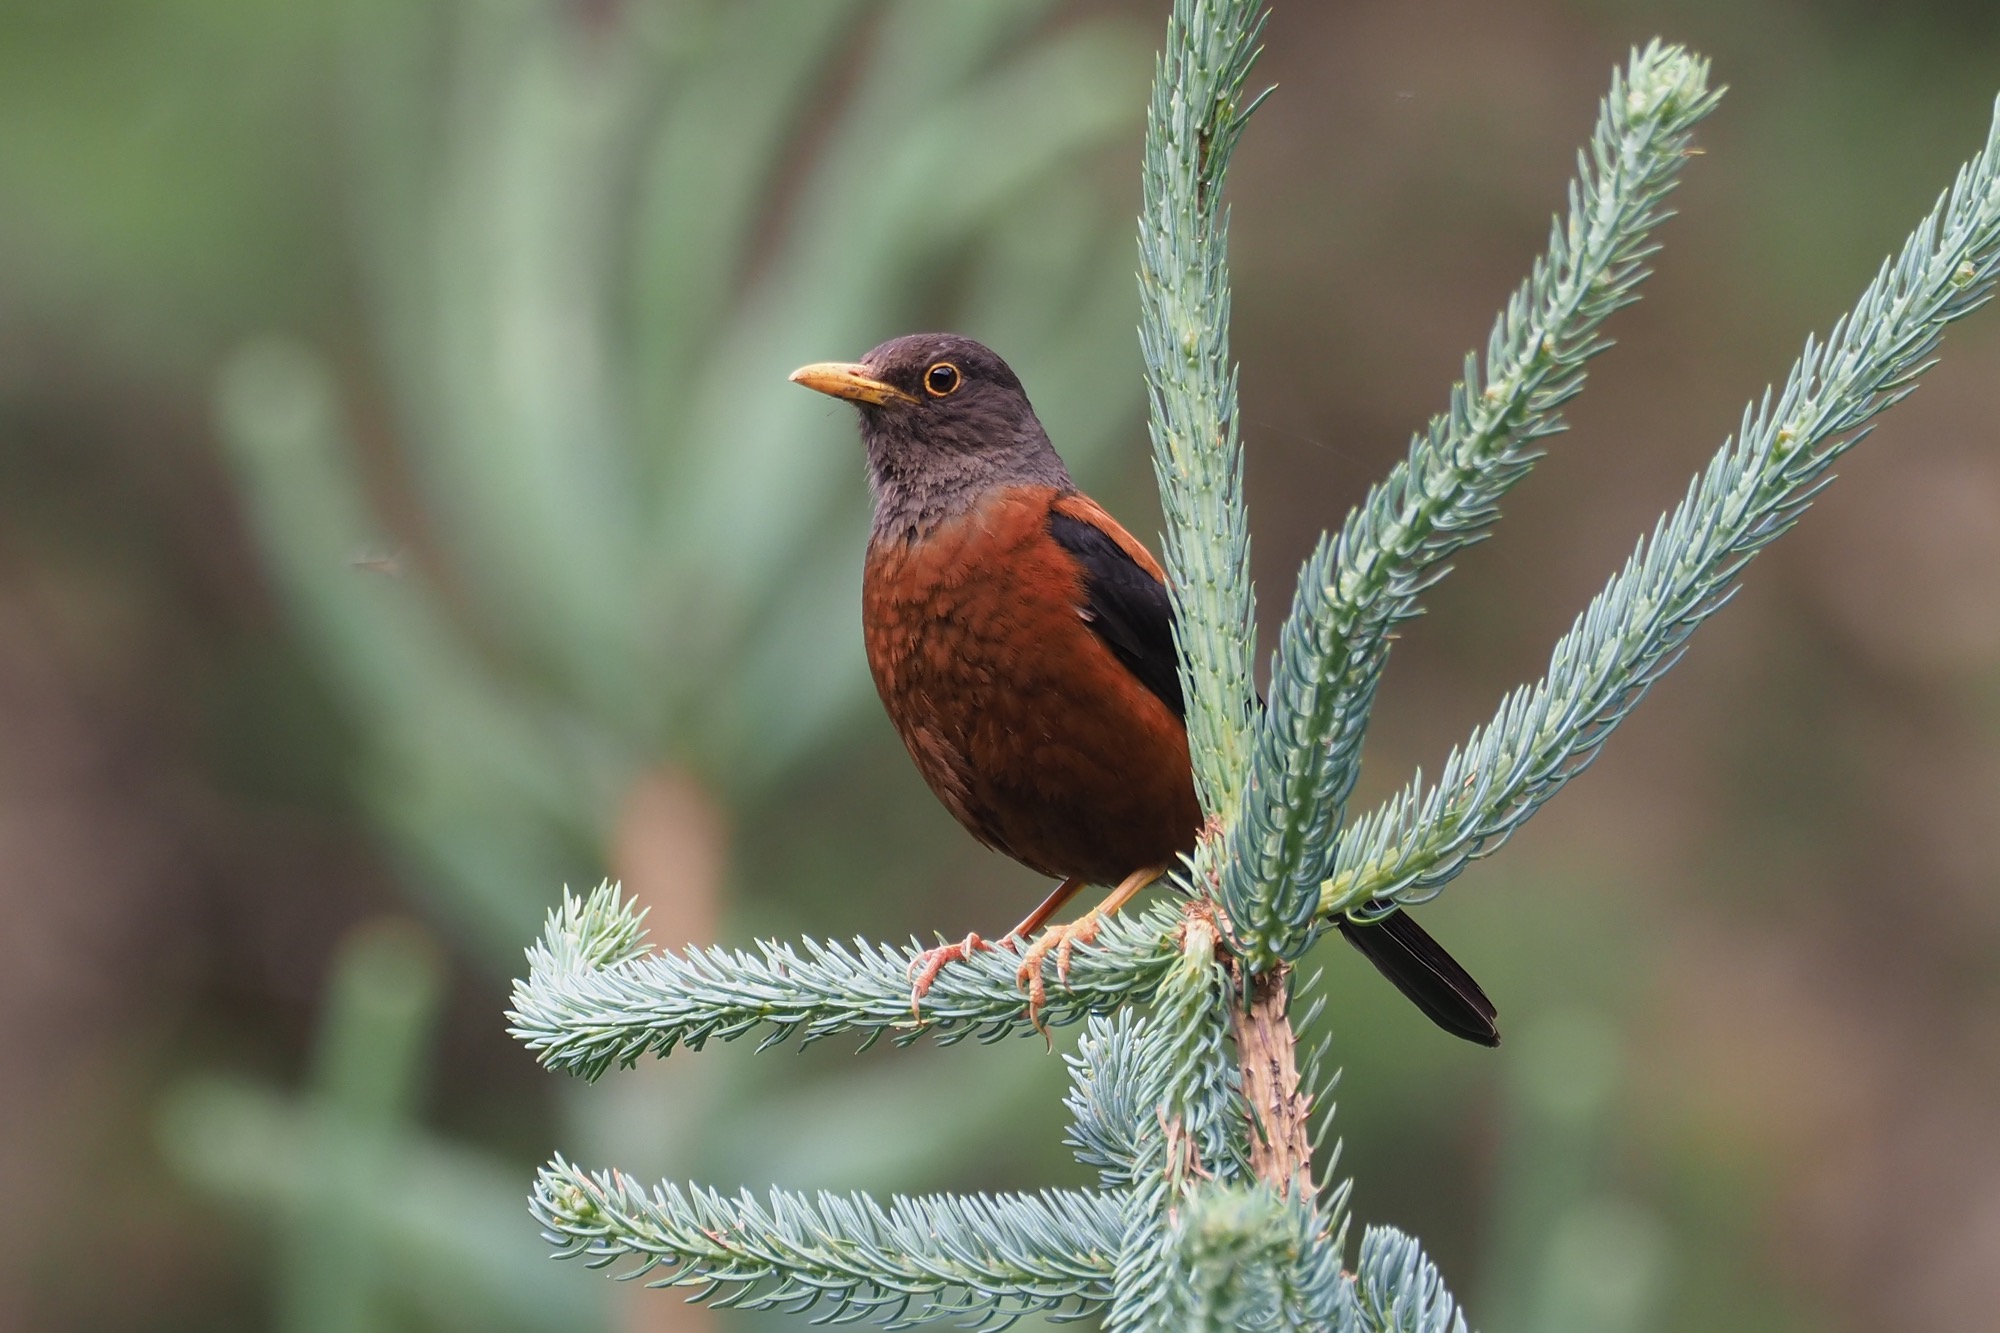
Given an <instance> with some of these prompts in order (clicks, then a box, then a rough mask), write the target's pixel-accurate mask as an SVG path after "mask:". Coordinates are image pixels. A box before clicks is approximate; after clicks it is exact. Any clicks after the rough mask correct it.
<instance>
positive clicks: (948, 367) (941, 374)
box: [924, 361, 962, 398]
mask: <svg viewBox="0 0 2000 1333" xmlns="http://www.w3.org/2000/svg"><path fill="white" fill-rule="evenodd" d="M961 382H962V379H961V377H960V375H959V373H958V367H957V366H954V365H953V364H952V363H951V362H949V361H940V362H938V363H937V364H936V365H934V366H932V367H931V368H930V369H929V370H926V371H925V372H924V392H925V393H927V394H929V395H930V396H931V397H933V398H944V397H947V396H949V395H951V394H954V393H957V392H958V386H959V384H960V383H961Z"/></svg>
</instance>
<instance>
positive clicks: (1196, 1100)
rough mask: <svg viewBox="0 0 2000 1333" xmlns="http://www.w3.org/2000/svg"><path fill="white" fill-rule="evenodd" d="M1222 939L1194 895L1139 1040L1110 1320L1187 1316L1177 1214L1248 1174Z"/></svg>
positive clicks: (1140, 1325)
mask: <svg viewBox="0 0 2000 1333" xmlns="http://www.w3.org/2000/svg"><path fill="white" fill-rule="evenodd" d="M1221 939H1222V936H1221V931H1220V930H1219V929H1218V928H1217V926H1216V923H1215V918H1214V915H1213V913H1212V912H1211V911H1209V910H1208V909H1207V908H1206V907H1205V906H1204V905H1201V904H1190V905H1189V907H1188V908H1187V911H1186V915H1185V917H1184V918H1183V925H1182V931H1181V938H1180V956H1179V958H1178V959H1177V960H1176V962H1175V965H1174V968H1173V969H1172V971H1170V972H1169V973H1168V974H1167V976H1166V978H1165V979H1164V980H1163V981H1162V982H1161V983H1160V988H1159V993H1158V995H1157V996H1156V997H1155V1007H1154V1012H1153V1013H1152V1014H1151V1015H1149V1016H1148V1017H1147V1018H1146V1019H1145V1020H1144V1021H1143V1023H1142V1025H1141V1027H1140V1036H1139V1039H1138V1041H1137V1043H1136V1045H1135V1047H1134V1048H1133V1054H1134V1056H1135V1059H1134V1067H1133V1068H1132V1070H1131V1075H1132V1081H1133V1084H1134V1085H1135V1092H1136V1095H1135V1096H1133V1097H1132V1099H1131V1101H1130V1102H1129V1103H1128V1104H1127V1108H1126V1109H1127V1113H1128V1114H1129V1115H1130V1116H1131V1117H1132V1119H1131V1121H1130V1124H1131V1131H1130V1133H1131V1140H1130V1141H1131V1144H1132V1149H1131V1162H1132V1165H1131V1168H1130V1174H1131V1178H1132V1185H1131V1187H1130V1188H1129V1189H1127V1190H1126V1191H1125V1192H1124V1201H1125V1202H1124V1223H1125V1230H1124V1245H1123V1247H1122V1249H1121V1251H1120V1253H1119V1257H1118V1266H1117V1276H1116V1279H1115V1282H1114V1284H1113V1291H1114V1295H1113V1299H1112V1304H1111V1311H1110V1313H1109V1315H1107V1316H1106V1318H1105V1327H1106V1328H1107V1329H1113V1330H1123V1329H1152V1328H1161V1329H1168V1328H1175V1327H1178V1326H1179V1325H1177V1323H1176V1321H1175V1317H1174V1311H1175V1301H1174V1295H1173V1294H1174V1292H1175V1290H1176V1289H1177V1284H1178V1283H1179V1282H1181V1281H1182V1280H1184V1279H1185V1278H1186V1276H1187V1274H1186V1273H1185V1272H1184V1271H1182V1270H1181V1269H1180V1268H1179V1267H1178V1265H1177V1263H1176V1259H1177V1257H1178V1256H1177V1250H1176V1245H1175V1235H1174V1218H1175V1216H1176V1215H1177V1214H1178V1212H1179V1210H1180V1207H1181V1204H1182V1203H1183V1201H1184V1200H1186V1199H1187V1198H1188V1197H1189V1195H1190V1194H1191V1193H1193V1192H1195V1191H1197V1190H1198V1189H1200V1187H1201V1185H1202V1183H1203V1182H1221V1183H1229V1182H1234V1181H1239V1180H1241V1179H1242V1178H1243V1177H1244V1164H1245V1159H1246V1156H1247V1151H1246V1150H1247V1142H1246V1139H1245V1137H1244V1131H1245V1125H1246V1119H1245V1116H1244V1108H1243V1105H1242V1099H1241V1096H1240V1094H1239V1091H1238V1088H1237V1077H1236V1068H1235V1063H1234V1062H1233V1061H1232V1060H1231V1058H1230V1056H1229V1052H1228V1050H1227V1049H1226V1047H1225V1044H1224V1041H1223V1034H1224V1033H1225V1032H1226V1031H1227V1025H1228V1011H1229V1008H1230V1005H1231V1003H1232V1001H1231V996H1232V993H1233V987H1232V986H1231V984H1230V980H1229V973H1228V969H1227V968H1226V967H1225V966H1224V965H1223V963H1222V960H1221V957H1220V955H1219V953H1218V947H1219V945H1220V944H1221Z"/></svg>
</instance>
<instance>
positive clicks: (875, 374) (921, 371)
mask: <svg viewBox="0 0 2000 1333" xmlns="http://www.w3.org/2000/svg"><path fill="white" fill-rule="evenodd" d="M792 381H793V383H795V384H803V385H805V386H806V387H807V388H808V389H816V390H818V391H819V392H821V393H825V394H831V395H833V396H834V397H836V398H845V399H847V400H848V401H849V402H851V403H853V404H854V405H855V406H856V407H857V408H859V409H860V410H861V440H862V443H863V444H865V445H866V446H867V448H868V482H869V486H870V487H871V489H873V491H874V493H875V532H874V540H876V541H884V540H895V541H914V540H916V539H918V538H920V537H922V536H924V535H925V534H927V533H928V532H930V531H931V530H932V529H934V528H935V527H937V525H938V524H940V523H943V522H945V521H946V520H948V519H951V518H955V517H957V516H958V515H960V514H963V513H965V512H967V511H968V510H970V509H972V508H973V507H975V506H976V505H978V504H979V503H980V501H981V500H983V499H985V498H986V497H987V496H988V495H989V494H990V493H991V492H992V491H994V490H995V489H996V488H1000V487H1008V486H1054V487H1056V488H1057V489H1058V490H1063V491H1069V490H1074V489H1075V485H1074V483H1072V482H1071V481H1070V477H1069V472H1068V471H1067V470H1066V469H1065V468H1064V467H1063V463H1062V459H1060V458H1058V457H1057V456H1056V451H1055V448H1054V446H1052V445H1051V444H1050V443H1049V437H1048V434H1047V432H1045V431H1044V430H1043V429H1042V423H1041V422H1040V421H1038V420H1036V419H1035V409H1034V408H1033V407H1031V406H1030V405H1029V403H1028V395H1027V394H1026V393H1025V392H1023V391H1022V389H1021V381H1020V380H1018V379H1016V378H1015V376H1014V372H1013V371H1012V370H1010V369H1008V367H1007V363H1006V362H1005V361H1002V360H1001V359H1000V358H999V356H998V355H997V354H995V353H994V352H993V351H992V350H991V349H989V348H986V347H983V346H981V345H980V344H978V343H976V342H974V341H972V339H970V338H961V337H959V336H958V335H957V334H952V333H913V334H910V335H909V336H908V337H903V338H893V339H891V340H890V341H888V342H885V343H883V344H882V345H881V346H880V347H877V348H876V349H875V350H874V351H872V352H870V353H868V355H867V356H864V357H862V358H861V360H860V361H858V362H854V363H851V364H850V363H845V362H822V363H820V364H817V365H811V366H801V367H800V368H799V369H797V370H795V371H793V372H792Z"/></svg>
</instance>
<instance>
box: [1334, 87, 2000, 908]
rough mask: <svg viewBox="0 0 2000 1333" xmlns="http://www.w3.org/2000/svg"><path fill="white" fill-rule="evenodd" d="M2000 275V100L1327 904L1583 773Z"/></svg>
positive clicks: (1429, 871) (1395, 807) (1451, 858)
mask: <svg viewBox="0 0 2000 1333" xmlns="http://www.w3.org/2000/svg"><path fill="white" fill-rule="evenodd" d="M1996 275H2000V104H1996V107H1995V120H1994V123H1993V127H1992V129H1991V130H1990V131H1989V133H1988V135H1987V139H1986V145H1985V147H1984V148H1982V149H1981V150H1980V152H1979V153H1978V155H1977V156H1975V157H1974V158H1973V159H1972V160H1971V161H1970V162H1968V163H1966V164H1965V165H1964V166H1963V167H1961V168H1960V169H1959V172H1958V177H1957V179H1956V181H1954V183H1953V184H1952V186H1951V188H1950V189H1949V190H1947V191H1946V192H1945V193H1944V194H1943V195H1941V196H1940V197H1939V199H1938V202H1937V205H1936V207H1934V208H1933V209H1932V210H1931V213H1930V215H1929V216H1928V217H1926V218H1925V219H1924V220H1923V221H1922V222H1921V223H1919V224H1918V226H1917V228H1916V230H1915V231H1914V232H1912V233H1911V234H1910V236H1909V238H1908V239H1907V240H1906V241H1905V242H1904V243H1903V248H1902V250H1901V252H1900V253H1899V254H1897V255H1896V256H1895V257H1893V258H1891V259H1886V260H1884V261H1883V263H1882V267H1881V269H1880V270H1879V271H1878V272H1877V273H1876V275H1875V279H1874V281H1872V282H1870V283H1869V284H1868V286H1867V288H1866V290H1864V291H1863V292H1862V294H1861V298H1860V300H1859V301H1857V302H1856V304H1855V306H1854V309H1853V310H1852V311H1851V312H1849V313H1848V314H1846V315H1843V316H1841V318H1840V319H1839V320H1838V321H1837V322H1836V323H1835V324H1834V326H1833V331H1832V332H1831V333H1830V334H1829V335H1828V336H1827V338H1826V340H1825V341H1824V342H1821V341H1819V340H1817V339H1814V338H1810V337H1809V338H1807V340H1806V346H1805V350H1804V352H1803V353H1802V354H1801V355H1800V357H1799V359H1798V361H1797V362H1796V363H1795V364H1794V365H1793V367H1792V372H1791V375H1790V377H1789V378H1788V379H1787V380H1786V382H1785V387H1784V390H1783V391H1782V392H1781V393H1779V394H1777V395H1776V397H1775V398H1774V397H1773V395H1772V394H1771V392H1770V391H1769V390H1768V389H1767V390H1766V391H1765V393H1764V396H1763V398H1762V399H1761V400H1759V401H1756V402H1753V403H1751V404H1749V405H1748V406H1746V407H1745V408H1744V411H1743V421H1742V426H1741V428H1740V429H1739V431H1738V433H1737V434H1736V435H1734V436H1732V437H1730V438H1729V439H1728V440H1725V441H1724V442H1723V445H1722V447H1721V449H1720V450H1719V451H1718V452H1717V453H1716V455H1715V457H1714V458H1713V459H1712V460H1710V462H1709V465H1708V467H1707V469H1706V470H1705V471H1704V472H1703V473H1702V474H1701V475H1699V476H1698V477H1696V478H1695V479H1694V480H1693V481H1692V482H1691V483H1690V484H1689V486H1688V492H1687V495H1686V498H1684V499H1683V500H1682V501H1681V503H1680V505H1679V506H1678V507H1677V508H1675V509H1674V510H1673V512H1672V513H1671V514H1668V515H1664V516H1662V517H1661V519H1660V521H1659V523H1658V524H1657V525H1656V526H1655V527H1654V529H1653V532H1652V535H1651V537H1650V539H1642V540H1641V541H1640V543H1639V545H1638V548H1637V549H1636V550H1635V551H1634V552H1633V554H1632V556H1631V558H1630V559H1628V560H1627V561H1626V563H1625V567H1624V569H1623V570H1622V571H1621V572H1620V573H1618V574H1617V575H1616V576H1614V577H1613V578H1612V579H1611V581H1610V582H1609V583H1607V584H1606V585H1605V587H1604V590H1603V591H1602V592H1600V593H1598V594H1597V596H1596V597H1595V598H1594V599H1592V601H1591V603H1590V606H1589V608H1588V609H1587V610H1585V611H1584V613H1583V614H1582V615H1581V616H1579V617H1578V618H1577V621H1576V623H1575V625H1574V626H1573V627H1572V628H1571V629H1570V631H1569V632H1568V633H1567V634H1565V635H1564V636H1563V637H1562V638H1561V639H1560V640H1559V641H1558V642H1557V644H1556V647H1555V652H1554V654H1553V656H1552V658H1551V660H1550V663H1549V671H1548V674H1547V675H1546V676H1545V677H1544V678H1543V679H1542V680H1541V682H1540V683H1539V684H1537V685H1534V686H1532V687H1525V686H1524V687H1522V688H1520V689H1518V690H1516V691H1515V692H1514V693H1512V694H1510V695H1508V696H1507V698H1506V699H1505V700H1504V701H1503V702H1502V703H1501V705H1500V709H1499V711H1498V712H1497V713H1496V714H1495V715H1494V717H1493V719H1492V721H1490V722H1488V723H1487V724H1486V725H1485V726H1484V727H1482V728H1480V729H1479V730H1478V731H1475V732H1474V733H1473V734H1472V736H1471V737H1470V738H1469V739H1468V740H1467V741H1466V742H1465V743H1464V744H1463V745H1462V746H1460V747H1459V748H1458V749H1456V750H1454V751H1453V752H1452V753H1451V755H1450V757H1449V758H1448V759H1447V760H1446V761H1445V765H1444V770H1443V772H1442V774H1441V775H1440V777H1439V779H1438V781H1437V783H1436V784H1435V785H1434V786H1432V787H1430V788H1428V789H1426V788H1425V787H1424V786H1423V783H1422V778H1421V775H1419V777H1418V778H1417V779H1416V780H1414V781H1412V782H1411V784H1410V785H1409V786H1408V787H1406V788H1405V789H1404V790H1403V791H1402V792H1401V793H1399V794H1398V795H1396V796H1395V797H1393V798H1391V799H1390V800H1389V801H1388V802H1387V803H1386V804H1384V805H1383V806H1381V807H1380V808H1379V809H1377V810H1375V811H1374V812H1373V813H1371V814H1369V815H1368V816H1366V817H1365V818H1363V819H1362V820H1360V821H1358V822H1357V823H1356V824H1355V825H1354V826H1353V827H1352V828H1351V829H1350V830H1349V831H1348V833H1347V835H1346V836H1345V837H1343V838H1342V839H1341V841H1340V845H1339V850H1338V854H1337V855H1336V857H1335V861H1334V867H1333V874H1332V875H1331V877H1330V878H1329V879H1328V881H1327V882H1326V884H1325V886H1324V888H1323V890H1322V894H1321V910H1322V911H1323V912H1325V913H1329V914H1331V913H1336V912H1341V911H1345V910H1348V909H1349V908H1353V907H1356V906H1358V905H1360V904H1363V903H1366V902H1369V901H1371V900H1374V899H1378V898H1393V899H1395V900H1396V901H1399V902H1415V901H1420V900H1421V899H1422V898H1424V897H1426V896H1428V895H1429V894H1430V893H1431V892H1434V891H1435V890H1436V889H1437V887H1438V886H1440V885H1442V884H1444V883H1445V882H1447V881H1448V880H1450V879H1451V878H1452V877H1454V876H1455V875H1457V874H1458V873H1459V872H1460V871H1461V870H1463V869H1464V868H1465V865H1466V863H1467V862H1468V861H1470V860H1471V859H1473V858H1475V857H1478V856H1484V855H1487V854H1490V853H1491V852H1492V851H1494V850H1495V849H1496V848H1497V847H1499V846H1500V844H1501V843H1503V842H1504V841H1505V840H1506V839H1507V838H1508V837H1509V836H1510V835H1511V834H1512V833H1513V831H1514V830H1515V829H1517V828H1519V827H1520V826H1521V825H1522V824H1523V823H1524V822H1526V820H1527V819H1528V817H1529V816H1531V815H1532V814H1533V813H1534V812H1535V811H1536V810H1537V809H1538V808H1539V807H1540V806H1541V804H1542V802H1544V801H1546V800H1547V799H1548V798H1549V797H1551V796H1553V795H1554V794H1555V793H1556V792H1557V791H1559V790H1560V789H1561V788H1562V786H1563V784H1564V783H1566V782H1568V781H1569V780H1570V779H1571V778H1572V777H1575V776H1576V775H1577V774H1578V773H1580V772H1582V771H1583V769H1584V768H1585V767H1586V766H1588V764H1589V763H1590V761H1591V760H1592V759H1593V758H1595V757H1596V755H1597V753H1598V749H1599V747H1600V746H1602V745H1603V744H1604V741H1605V738H1606V737H1607V736H1609V735H1610V733H1611V731H1612V729H1613V728H1614V727H1616V726H1617V725H1618V723H1619V722H1620V721H1622V720H1623V719H1624V717H1625V716H1626V714H1627V713H1628V712H1630V711H1631V709H1632V707H1633V706H1634V705H1635V704H1637V703H1638V701H1639V700H1640V699H1641V698H1642V697H1643V696H1644V695H1645V693H1646V690H1647V689H1648V688H1649V687H1650V686H1651V685H1652V683H1653V682H1654V681H1655V680H1658V679H1659V678H1660V677H1661V676H1662V675H1664V674H1665V673H1666V672H1667V671H1668V670H1669V669H1670V668H1671V667H1672V666H1673V665H1674V663H1675V662H1676V661H1677V660H1678V659H1679V657H1680V653H1681V650H1682V648H1683V647H1684V646H1685V644H1686V642H1687V638H1688V636H1689V635H1690V634H1692V633H1693V632H1694V629H1695V627H1696V626H1698V625H1699V624H1701V622H1702V621H1704V620H1706V619H1707V618H1708V617H1709V616H1711V615H1713V614H1715V612H1716V611H1718V610H1720V609H1721V608H1722V606H1723V605H1724V604H1725V603H1726V602H1727V601H1728V600H1729V598H1730V596H1731V595H1732V593H1733V592H1734V591H1735V588H1736V586H1737V578H1738V576H1739V575H1740V574H1741V573H1742V571H1743V567H1744V566H1745V565H1747V564H1748V563H1749V562H1750V560H1751V558H1752V557H1754V556H1755V555H1756V554H1757V552H1759V551H1761V550H1762V549H1763V548H1764V547H1765V546H1766V545H1768V544H1769V543H1771V542H1772V541H1774V540H1776V539H1777V538H1778V537H1779V536H1781V535H1782V534H1783V533H1785V532H1786V531H1788V530H1789V529H1790V528H1791V526H1792V525H1793V524H1794V523H1796V522H1797V521H1798V519H1799V517H1800V515H1802V514H1803V513H1804V512H1805V511H1806V509H1807V507H1808V506H1809V505H1810V504H1811V503H1812V499H1813V497H1814V496H1815V495H1817V494H1818V493H1819V490H1820V488H1821V487H1823V486H1825V485H1826V484H1827V483H1828V482H1829V481H1831V480H1832V477H1831V475H1830V473H1829V471H1828V469H1829V468H1830V467H1831V465H1832V463H1833V461H1834V459H1836V458H1838V457H1839V456H1840V455H1841V454H1842V453H1844V452H1845V451H1846V450H1848V449H1850V448H1852V447H1853V446H1854V445H1856V444H1858V443H1860V442H1861V440H1862V439H1864V438H1866V436H1867V434H1868V431H1869V430H1870V429H1871V427H1870V426H1869V424H1868V423H1869V422H1870V421H1872V420H1873V419H1874V418H1875V416H1876V415H1878V414H1879V413H1881V412H1883V411H1885V410H1887V409H1888V408H1890V407H1892V406H1894V405H1895V404H1896V403H1898V402H1900V401H1902V399H1903V398H1904V397H1905V396H1906V395H1908V394H1909V393H1910V392H1911V391H1912V390H1914V389H1915V388H1916V384H1917V381H1918V379H1919V378H1920V377H1921V376H1922V374H1923V372H1924V371H1926V370H1927V369H1929V368H1930V366H1931V365H1932V364H1933V362H1932V353H1933V352H1934V351H1935V350H1936V349H1937V345H1938V342H1939V340H1940V338H1941V337H1942V336H1943V333H1944V329H1945V326H1946V325H1947V324H1950V323H1951V322H1952V321H1954V320H1957V319H1961V318H1963V317H1964V316H1966V315H1968V314H1970V313H1971V312H1972V311H1974V310H1976V309H1978V308H1979V307H1980V306H1982V305H1984V304H1985V303H1986V301H1987V299H1988V298H1989V297H1990V296H1991V295H1992V291H1993V284H1994V281H1995V277H1996Z"/></svg>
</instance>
